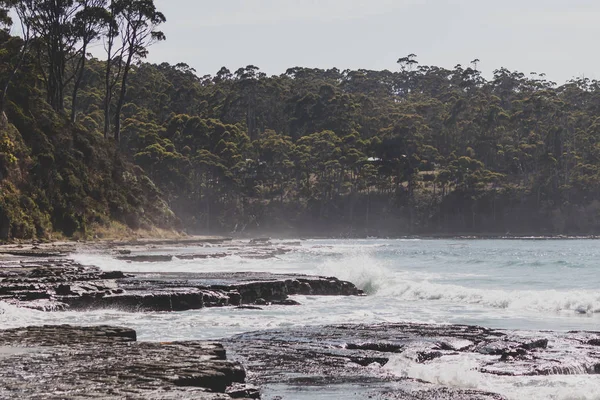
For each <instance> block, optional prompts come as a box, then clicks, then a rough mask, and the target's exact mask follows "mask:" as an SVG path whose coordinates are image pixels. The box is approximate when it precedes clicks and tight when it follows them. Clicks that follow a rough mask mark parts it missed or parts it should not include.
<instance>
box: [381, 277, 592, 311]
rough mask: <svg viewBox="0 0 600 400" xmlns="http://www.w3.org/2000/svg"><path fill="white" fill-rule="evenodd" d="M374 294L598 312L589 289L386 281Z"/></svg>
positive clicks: (411, 298) (497, 306) (504, 306)
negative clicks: (505, 287)
mask: <svg viewBox="0 0 600 400" xmlns="http://www.w3.org/2000/svg"><path fill="white" fill-rule="evenodd" d="M388 279H389V278H388ZM377 295H378V296H386V297H394V298H396V299H398V300H411V301H416V300H424V301H444V302H452V303H461V304H475V305H482V306H487V307H492V308H498V309H522V310H537V311H544V312H559V311H573V312H577V313H580V314H592V313H599V312H600V295H599V294H598V292H597V291H591V290H590V291H588V290H573V291H558V290H538V291H534V290H502V289H483V288H469V287H465V286H458V285H448V284H440V283H433V282H429V281H407V280H393V281H388V282H387V283H386V284H385V286H384V287H383V288H382V289H381V290H379V291H378V292H377Z"/></svg>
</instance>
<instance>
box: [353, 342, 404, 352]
mask: <svg viewBox="0 0 600 400" xmlns="http://www.w3.org/2000/svg"><path fill="white" fill-rule="evenodd" d="M346 348H347V349H348V350H373V351H377V352H380V353H399V352H400V350H402V346H401V345H398V344H393V343H382V342H375V343H373V342H367V343H348V344H347V345H346Z"/></svg>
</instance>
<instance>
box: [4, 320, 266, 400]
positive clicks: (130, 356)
mask: <svg viewBox="0 0 600 400" xmlns="http://www.w3.org/2000/svg"><path fill="white" fill-rule="evenodd" d="M245 377H246V373H245V371H244V369H243V367H242V366H241V365H240V364H238V363H236V362H232V361H228V360H227V357H226V352H225V349H224V348H223V346H222V345H220V344H217V343H210V342H200V341H190V342H171V343H146V342H136V333H135V331H134V330H132V329H128V328H121V327H111V326H96V327H75V326H68V325H64V326H42V327H29V328H22V329H12V330H5V331H0V398H3V399H4V398H6V399H8V398H15V399H16V398H18V399H39V400H46V399H53V400H54V399H90V398H103V399H104V398H111V399H113V398H115V399H179V400H181V399H184V400H185V399H206V400H226V399H231V398H245V399H248V398H259V392H258V390H257V389H256V388H254V387H252V386H248V385H246V384H245V383H244V382H245Z"/></svg>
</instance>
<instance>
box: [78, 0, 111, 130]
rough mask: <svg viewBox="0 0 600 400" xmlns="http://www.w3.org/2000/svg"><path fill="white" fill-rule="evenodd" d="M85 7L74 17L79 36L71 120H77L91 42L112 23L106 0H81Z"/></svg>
mask: <svg viewBox="0 0 600 400" xmlns="http://www.w3.org/2000/svg"><path fill="white" fill-rule="evenodd" d="M81 4H82V6H83V8H82V9H81V10H80V11H79V12H78V13H77V14H76V15H75V17H74V19H73V30H74V35H75V36H76V37H77V38H79V41H80V46H79V49H78V50H77V54H76V55H78V57H76V58H75V66H74V68H73V73H74V76H75V81H74V84H73V96H72V100H71V121H72V122H75V118H76V115H77V95H78V93H79V88H80V86H81V81H82V78H83V73H84V71H85V66H86V61H87V58H88V54H87V50H88V47H89V46H90V44H92V43H93V42H94V41H95V40H98V39H99V38H100V36H101V34H102V33H103V30H104V29H105V28H106V27H107V26H108V25H109V24H110V14H109V12H108V10H107V9H106V0H81Z"/></svg>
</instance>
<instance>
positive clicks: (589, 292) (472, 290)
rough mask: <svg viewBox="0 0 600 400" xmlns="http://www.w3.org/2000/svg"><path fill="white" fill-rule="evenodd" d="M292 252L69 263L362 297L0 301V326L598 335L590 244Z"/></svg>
mask: <svg viewBox="0 0 600 400" xmlns="http://www.w3.org/2000/svg"><path fill="white" fill-rule="evenodd" d="M292 249H293V251H292V252H290V253H287V254H285V255H282V256H278V257H277V258H274V259H267V260H251V259H245V258H242V257H240V256H235V255H233V256H229V257H225V258H219V259H204V260H193V261H192V260H189V261H188V260H178V259H176V258H175V259H174V261H172V262H168V263H126V262H122V261H119V260H116V259H114V258H113V257H112V256H110V255H106V254H102V253H81V254H76V255H74V256H73V258H74V259H76V260H77V261H80V262H82V263H85V264H93V265H97V266H99V267H101V268H103V269H105V270H121V271H124V272H162V271H169V272H215V271H231V272H241V271H269V272H275V273H278V272H281V273H304V274H319V275H327V276H336V277H338V278H341V279H346V280H350V281H352V282H354V283H355V284H357V285H358V286H359V287H361V288H363V289H364V290H365V291H366V292H367V293H369V296H368V297H351V298H345V297H302V296H299V297H297V298H296V300H298V301H299V302H300V303H302V304H303V305H302V306H300V307H293V308H290V307H279V306H274V307H268V308H265V309H264V310H262V311H252V310H236V309H231V308H221V309H215V308H213V309H204V310H196V311H187V312H181V313H144V314H135V313H126V312H121V311H119V310H104V311H93V312H88V313H74V312H66V313H41V312H36V311H29V310H17V309H14V308H11V307H8V306H6V305H1V304H0V326H3V327H14V326H24V325H31V324H54V323H73V324H116V325H124V326H129V327H132V328H135V329H136V330H137V331H138V338H139V339H140V340H150V341H165V340H186V339H187V340H189V339H218V338H222V337H227V336H231V335H234V334H238V333H242V332H247V331H253V330H260V329H268V328H282V327H293V326H303V325H321V324H335V323H374V322H406V321H411V322H430V323H453V324H455V323H458V324H477V325H483V326H487V327H493V328H502V329H526V330H559V331H565V330H599V328H600V242H598V241H596V240H547V241H544V240H308V241H303V242H302V246H299V247H296V246H294V247H292ZM223 251H227V250H224V249H223V248H220V247H185V248H181V247H173V248H167V249H165V248H161V249H155V250H152V251H151V252H147V253H157V254H158V253H165V252H166V253H169V254H175V255H177V254H183V253H201V252H207V253H210V252H215V253H216V252H223ZM231 252H234V251H233V250H231ZM387 368H390V369H391V370H392V371H393V372H395V373H397V374H398V375H401V376H410V377H413V378H421V379H425V380H429V381H433V382H439V383H443V384H445V385H450V386H456V387H461V388H479V389H483V390H489V391H493V392H500V393H503V394H505V395H507V396H509V397H510V398H514V399H530V398H539V399H546V398H555V399H600V378H599V377H597V376H583V375H582V376H570V377H566V376H563V377H561V376H558V377H557V376H554V377H536V378H500V377H489V376H487V375H485V376H484V375H482V374H479V373H477V372H476V371H473V370H472V368H471V367H470V363H469V360H458V361H457V364H456V365H453V366H448V365H446V366H443V367H442V366H436V365H435V363H432V364H428V365H421V364H411V363H410V362H409V361H407V360H402V359H401V358H399V359H396V360H393V362H391V363H390V364H389V365H388V366H387ZM323 393H325V391H324V392H323ZM323 398H327V397H326V396H325V394H324V395H323Z"/></svg>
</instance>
